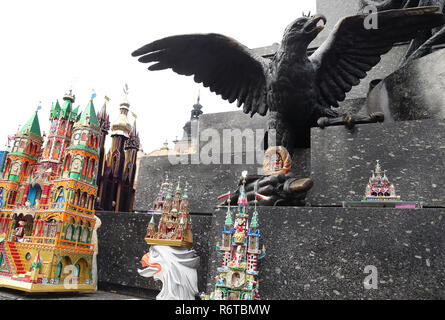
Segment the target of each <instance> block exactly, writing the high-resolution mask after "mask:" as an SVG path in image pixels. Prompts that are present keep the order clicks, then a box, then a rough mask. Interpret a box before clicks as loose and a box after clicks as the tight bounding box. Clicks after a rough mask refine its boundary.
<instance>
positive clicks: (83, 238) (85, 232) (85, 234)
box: [80, 222, 91, 243]
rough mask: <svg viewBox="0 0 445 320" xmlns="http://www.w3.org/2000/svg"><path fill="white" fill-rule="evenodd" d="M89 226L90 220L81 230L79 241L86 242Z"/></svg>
mask: <svg viewBox="0 0 445 320" xmlns="http://www.w3.org/2000/svg"><path fill="white" fill-rule="evenodd" d="M90 227H91V224H90V222H87V223H86V224H85V227H84V228H83V230H82V237H81V239H80V241H81V242H83V243H86V242H87V241H88V237H89V235H90Z"/></svg>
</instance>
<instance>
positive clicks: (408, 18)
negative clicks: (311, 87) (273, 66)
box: [310, 7, 444, 107]
mask: <svg viewBox="0 0 445 320" xmlns="http://www.w3.org/2000/svg"><path fill="white" fill-rule="evenodd" d="M438 10H439V7H421V8H413V9H400V10H388V11H382V12H379V13H377V22H378V24H377V29H366V28H365V19H366V17H367V15H364V14H362V15H357V16H352V17H347V18H344V19H343V20H341V21H340V22H339V23H338V24H337V25H336V26H335V28H334V30H333V32H332V33H331V34H330V36H329V37H328V39H327V40H326V41H325V42H324V43H323V44H322V46H320V47H319V48H318V49H317V50H316V51H315V52H314V53H313V54H312V55H311V57H310V59H311V61H312V62H313V64H314V65H315V68H316V79H317V80H316V82H317V86H318V89H319V93H320V94H319V102H320V104H321V105H323V106H326V107H329V106H333V107H338V101H343V100H344V99H345V94H346V93H347V92H349V91H350V90H351V88H352V87H353V86H356V85H358V84H359V83H360V79H363V78H365V77H366V73H367V72H368V71H369V70H371V69H372V68H373V67H374V66H375V65H376V64H377V63H379V61H380V56H381V55H382V54H384V53H387V52H388V51H389V50H391V48H392V46H393V45H394V44H395V43H397V42H404V41H409V40H411V39H412V38H414V37H415V36H416V34H417V32H418V31H419V30H423V29H431V28H434V27H437V26H439V25H442V24H443V23H444V17H443V15H442V14H440V13H436V12H437V11H438ZM373 15H375V14H373ZM371 17H372V16H370V18H368V19H370V20H368V21H369V23H371V22H372V19H371Z"/></svg>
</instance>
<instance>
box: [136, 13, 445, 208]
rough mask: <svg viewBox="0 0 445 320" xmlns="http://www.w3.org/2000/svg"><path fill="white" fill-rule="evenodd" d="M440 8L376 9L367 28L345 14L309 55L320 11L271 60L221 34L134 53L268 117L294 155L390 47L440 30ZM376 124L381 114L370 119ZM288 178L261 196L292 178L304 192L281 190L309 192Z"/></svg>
mask: <svg viewBox="0 0 445 320" xmlns="http://www.w3.org/2000/svg"><path fill="white" fill-rule="evenodd" d="M438 10H439V8H438V7H424V8H412V9H401V10H390V11H383V12H379V13H378V21H379V25H378V28H377V29H366V28H365V19H367V18H368V16H367V15H365V14H360V15H356V16H351V17H346V18H344V19H342V20H341V21H340V22H339V23H338V24H337V26H336V27H335V29H334V31H333V32H332V33H331V34H330V36H329V37H328V39H327V40H326V41H325V42H324V43H323V45H322V46H321V47H320V48H318V49H317V50H316V51H315V52H314V53H313V54H312V55H311V56H307V49H308V46H309V44H310V43H311V42H312V41H313V40H314V39H315V38H316V37H317V35H318V34H319V33H320V31H321V30H323V26H320V25H319V24H320V23H321V22H323V23H326V18H325V17H324V16H323V15H319V14H317V15H315V16H312V17H301V18H298V19H297V20H295V21H294V22H292V23H291V24H290V25H289V26H288V27H287V28H286V30H285V33H284V36H283V39H282V43H281V46H280V48H279V49H278V50H277V52H276V54H275V55H274V57H273V58H272V59H271V60H267V59H263V58H261V57H258V56H256V55H255V54H254V53H253V52H252V51H251V50H250V49H248V48H247V47H245V46H244V45H242V44H241V43H239V42H237V41H236V40H234V39H232V38H229V37H226V36H223V35H220V34H190V35H177V36H172V37H167V38H164V39H160V40H157V41H154V42H152V43H149V44H147V45H145V46H143V47H142V48H140V49H138V50H136V51H134V52H133V53H132V55H133V56H141V57H140V58H139V61H140V62H143V63H150V62H156V63H155V64H153V65H151V66H149V67H148V69H149V70H152V71H154V70H163V69H168V68H171V69H172V70H173V71H175V72H176V73H178V74H182V75H194V80H195V81H196V82H198V83H203V85H204V86H205V87H209V88H210V90H211V91H212V92H215V93H216V94H219V95H221V97H222V98H223V99H225V100H228V101H229V102H230V103H232V102H234V101H235V100H237V102H238V107H241V106H243V111H244V112H245V113H250V114H251V115H252V116H253V115H254V114H255V113H259V114H260V115H262V116H265V115H266V114H268V116H269V122H268V127H269V129H274V130H276V137H277V144H278V145H282V146H284V147H286V148H287V150H289V152H290V153H291V154H292V153H293V151H294V149H295V148H299V147H309V146H310V128H311V127H314V126H317V122H318V120H319V119H320V118H327V119H328V121H326V119H324V120H322V122H323V123H322V124H323V125H329V123H330V121H331V122H333V123H339V122H340V123H343V122H344V117H343V116H340V115H339V114H338V113H337V112H336V111H335V110H334V109H333V108H332V107H334V108H336V107H338V106H339V105H338V102H340V101H343V100H344V99H345V97H346V93H347V92H349V91H350V90H351V88H352V87H353V86H356V85H358V84H359V83H360V80H361V79H363V78H364V77H365V76H366V73H367V72H368V71H369V70H371V69H372V68H373V67H374V66H375V65H376V64H378V62H379V61H380V56H381V55H382V54H384V53H386V52H388V51H389V50H390V49H391V48H392V46H393V45H394V43H396V42H402V41H408V40H411V39H412V38H414V37H415V36H416V34H417V32H418V31H419V30H423V29H431V28H434V27H437V26H439V25H442V24H443V23H444V18H443V15H442V14H440V13H437V11H438ZM361 120H363V119H361ZM378 120H379V116H375V117H374V118H373V119H369V121H378ZM349 122H351V121H349ZM352 122H353V119H352ZM351 124H352V123H351ZM265 147H266V148H267V147H268V146H267V144H265ZM286 176H287V177H286V179H285V180H284V181H281V180H280V179H278V178H271V177H265V178H261V179H260V180H261V181H259V182H260V183H261V182H262V181H263V180H264V181H266V180H267V181H269V180H270V181H272V182H274V183H269V185H271V186H272V187H271V188H269V189H267V193H266V195H273V194H276V193H277V192H278V189H280V190H284V183H285V182H286V181H287V180H290V179H292V181H293V184H294V185H295V186H298V185H302V186H303V187H302V188H298V187H295V188H293V187H290V186H287V188H286V190H285V191H286V193H292V192H295V193H300V194H305V193H306V192H307V191H308V190H309V189H310V187H311V183H304V182H302V181H298V180H295V178H294V177H292V176H291V175H289V174H288V175H286ZM257 180H258V179H257ZM266 184H267V183H266ZM255 185H257V184H256V182H255V181H254V182H252V183H250V184H248V185H247V186H246V191H247V192H249V191H252V190H253V189H254V187H255ZM263 188H264V187H263ZM294 196H295V194H294ZM300 198H301V197H300ZM303 198H304V197H303ZM277 202H278V200H276V201H275V202H269V203H265V204H267V205H274V204H276V203H277ZM300 204H303V201H301V202H300Z"/></svg>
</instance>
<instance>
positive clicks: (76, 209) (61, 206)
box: [39, 203, 94, 216]
mask: <svg viewBox="0 0 445 320" xmlns="http://www.w3.org/2000/svg"><path fill="white" fill-rule="evenodd" d="M42 206H46V209H43V207H42V209H43V210H51V211H70V212H73V213H80V214H83V215H88V216H93V215H94V210H90V209H86V208H83V207H80V206H77V205H74V204H71V203H51V204H50V205H42ZM39 209H40V206H39Z"/></svg>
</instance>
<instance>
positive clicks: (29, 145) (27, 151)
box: [25, 141, 31, 153]
mask: <svg viewBox="0 0 445 320" xmlns="http://www.w3.org/2000/svg"><path fill="white" fill-rule="evenodd" d="M25 152H26V153H31V141H30V142H28V144H27V145H26V150H25Z"/></svg>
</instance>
